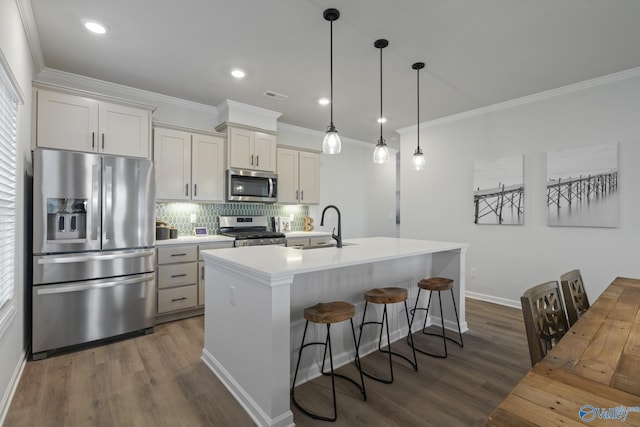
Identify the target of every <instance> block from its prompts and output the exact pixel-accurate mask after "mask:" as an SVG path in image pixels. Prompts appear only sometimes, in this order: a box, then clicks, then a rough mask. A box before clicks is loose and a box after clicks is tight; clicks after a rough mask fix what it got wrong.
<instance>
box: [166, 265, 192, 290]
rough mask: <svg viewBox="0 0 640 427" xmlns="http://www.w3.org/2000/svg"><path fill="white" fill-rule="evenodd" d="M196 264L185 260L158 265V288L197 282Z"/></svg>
mask: <svg viewBox="0 0 640 427" xmlns="http://www.w3.org/2000/svg"><path fill="white" fill-rule="evenodd" d="M197 274H198V264H197V263H195V262H187V263H182V264H168V265H159V266H158V288H169V287H172V286H180V285H190V284H192V283H197V282H198V277H197Z"/></svg>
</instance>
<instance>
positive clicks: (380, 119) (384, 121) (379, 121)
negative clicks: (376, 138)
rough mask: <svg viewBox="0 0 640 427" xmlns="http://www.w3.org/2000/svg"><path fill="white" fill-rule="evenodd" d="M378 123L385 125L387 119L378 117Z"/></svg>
mask: <svg viewBox="0 0 640 427" xmlns="http://www.w3.org/2000/svg"><path fill="white" fill-rule="evenodd" d="M378 123H387V118H386V117H380V118H379V119H378Z"/></svg>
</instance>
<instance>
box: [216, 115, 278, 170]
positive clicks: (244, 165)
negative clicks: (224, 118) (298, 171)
mask: <svg viewBox="0 0 640 427" xmlns="http://www.w3.org/2000/svg"><path fill="white" fill-rule="evenodd" d="M217 129H218V130H222V131H226V132H227V135H228V142H229V143H228V155H227V159H228V164H229V168H234V169H251V170H260V171H268V172H275V171H276V148H277V138H276V135H275V134H273V133H268V132H261V131H260V130H258V129H252V128H249V127H238V126H234V125H227V124H226V123H225V124H223V125H221V126H219V127H218V128H217Z"/></svg>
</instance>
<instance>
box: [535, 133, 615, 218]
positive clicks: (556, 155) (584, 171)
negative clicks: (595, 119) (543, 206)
mask: <svg viewBox="0 0 640 427" xmlns="http://www.w3.org/2000/svg"><path fill="white" fill-rule="evenodd" d="M618 204H619V203H618V144H617V143H611V144H601V145H591V146H587V147H578V148H567V149H564V150H558V151H549V152H548V153H547V223H548V225H550V226H573V227H612V228H614V227H617V226H618V217H619V213H618Z"/></svg>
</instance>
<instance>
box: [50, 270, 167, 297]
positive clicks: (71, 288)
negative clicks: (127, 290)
mask: <svg viewBox="0 0 640 427" xmlns="http://www.w3.org/2000/svg"><path fill="white" fill-rule="evenodd" d="M153 279H154V275H153V273H151V274H145V275H144V276H141V277H135V278H131V279H125V280H114V281H110V282H99V283H85V284H82V285H61V286H56V285H53V286H52V285H49V286H39V287H38V290H37V293H38V295H51V294H65V293H69V292H80V291H86V290H90V289H101V288H113V287H114V286H118V285H131V284H133V283H140V282H150V281H152V280H153Z"/></svg>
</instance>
